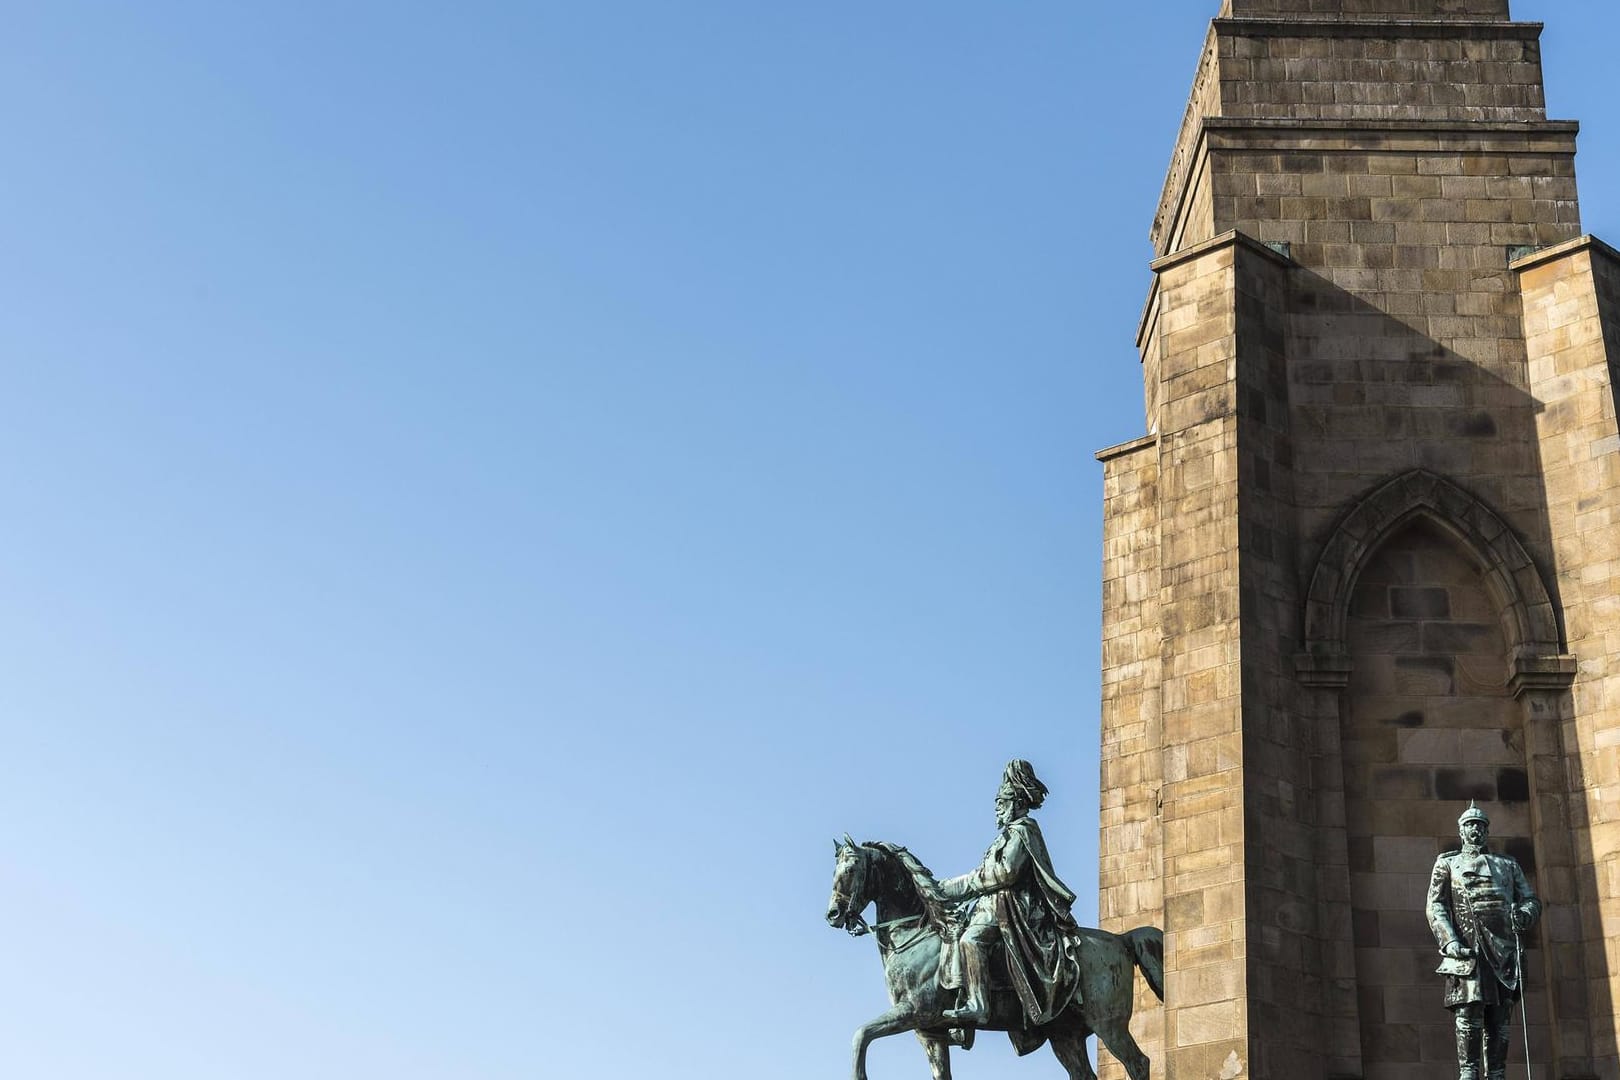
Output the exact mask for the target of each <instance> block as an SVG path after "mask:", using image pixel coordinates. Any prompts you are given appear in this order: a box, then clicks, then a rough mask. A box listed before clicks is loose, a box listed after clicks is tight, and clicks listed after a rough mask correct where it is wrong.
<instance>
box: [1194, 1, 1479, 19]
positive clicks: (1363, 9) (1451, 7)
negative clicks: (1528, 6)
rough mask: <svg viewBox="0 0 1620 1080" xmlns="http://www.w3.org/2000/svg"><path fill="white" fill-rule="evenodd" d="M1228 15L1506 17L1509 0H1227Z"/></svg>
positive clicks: (1225, 4) (1226, 14)
mask: <svg viewBox="0 0 1620 1080" xmlns="http://www.w3.org/2000/svg"><path fill="white" fill-rule="evenodd" d="M1221 14H1222V15H1223V16H1226V17H1244V16H1261V17H1265V16H1273V17H1274V16H1278V15H1290V16H1317V17H1320V18H1340V17H1343V16H1346V15H1393V16H1410V17H1412V18H1424V19H1438V18H1448V17H1449V18H1469V19H1505V18H1507V17H1508V0H1226V2H1225V3H1224V4H1223V5H1222V6H1221Z"/></svg>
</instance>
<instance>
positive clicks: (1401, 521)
mask: <svg viewBox="0 0 1620 1080" xmlns="http://www.w3.org/2000/svg"><path fill="white" fill-rule="evenodd" d="M1222 14H1223V16H1226V17H1225V18H1223V19H1218V20H1217V21H1216V22H1215V23H1214V24H1212V27H1211V31H1210V37H1209V39H1208V42H1207V44H1206V49H1205V52H1204V54H1203V58H1202V62H1201V64H1200V67H1199V73H1198V77H1197V80H1196V81H1195V85H1194V92H1193V95H1192V98H1191V101H1190V103H1189V109H1188V113H1187V116H1186V118H1185V120H1184V122H1183V125H1182V131H1181V135H1180V137H1179V139H1178V142H1177V146H1176V150H1175V153H1174V155H1173V157H1172V162H1171V168H1170V173H1169V177H1168V180H1167V183H1166V187H1165V192H1164V197H1163V199H1162V200H1161V204H1160V207H1159V210H1158V213H1157V215H1156V218H1155V223H1154V227H1153V239H1154V243H1155V246H1156V250H1157V252H1158V254H1159V258H1158V260H1157V261H1156V262H1155V263H1154V264H1153V266H1154V270H1155V272H1156V275H1157V278H1156V282H1155V287H1154V293H1153V295H1152V297H1151V298H1150V301H1149V304H1148V310H1147V314H1146V315H1145V316H1144V320H1143V329H1142V332H1141V334H1140V336H1139V344H1140V346H1141V348H1142V350H1143V377H1144V400H1145V402H1146V407H1147V430H1148V432H1149V433H1150V435H1151V436H1152V437H1151V438H1150V439H1148V440H1145V441H1141V442H1139V443H1135V444H1128V446H1127V447H1124V448H1116V451H1114V452H1109V453H1108V454H1105V455H1103V456H1104V457H1105V465H1106V468H1107V470H1108V471H1107V476H1108V483H1109V485H1110V487H1109V495H1108V498H1109V500H1110V502H1109V506H1110V511H1109V512H1110V514H1111V515H1112V514H1113V513H1115V512H1116V511H1117V512H1118V513H1119V514H1120V515H1121V518H1120V520H1119V521H1118V522H1115V521H1112V520H1110V522H1109V524H1108V526H1107V542H1108V544H1109V545H1110V547H1109V559H1110V563H1109V565H1108V567H1107V569H1106V571H1105V573H1106V581H1107V583H1108V584H1107V596H1106V599H1105V609H1104V633H1105V641H1106V642H1107V644H1106V645H1105V690H1104V695H1105V699H1104V732H1105V733H1104V740H1105V753H1106V755H1107V761H1106V764H1105V766H1104V783H1105V790H1104V864H1103V875H1102V877H1103V880H1102V886H1103V896H1104V911H1105V919H1106V920H1108V922H1109V925H1110V926H1112V927H1113V928H1118V929H1124V928H1128V927H1130V926H1132V925H1136V924H1137V923H1139V922H1145V921H1150V920H1151V919H1153V918H1154V917H1160V916H1162V920H1163V922H1162V925H1163V926H1164V928H1165V930H1166V973H1167V986H1166V994H1167V998H1166V1002H1165V1007H1164V1009H1163V1011H1162V1019H1163V1023H1162V1040H1163V1042H1162V1053H1161V1054H1155V1055H1154V1066H1155V1073H1156V1075H1158V1076H1161V1077H1167V1078H1168V1080H1192V1078H1195V1077H1196V1078H1199V1080H1202V1078H1205V1077H1214V1076H1228V1077H1230V1076H1245V1077H1248V1076H1252V1077H1256V1078H1267V1080H1271V1078H1284V1077H1287V1078H1289V1080H1293V1078H1295V1077H1301V1076H1312V1077H1324V1078H1326V1077H1357V1078H1361V1080H1416V1078H1417V1077H1419V1076H1423V1077H1427V1076H1429V1075H1431V1074H1433V1075H1438V1073H1437V1072H1436V1070H1437V1069H1439V1070H1441V1071H1444V1068H1445V1064H1446V1055H1447V1053H1448V1052H1449V1049H1450V1047H1449V1045H1444V1046H1443V1045H1442V1043H1444V1042H1445V1027H1446V1024H1447V1021H1448V1019H1449V1018H1448V1017H1447V1016H1446V1014H1445V1013H1444V1010H1443V1009H1442V1008H1441V1007H1440V1006H1439V1004H1438V1001H1439V997H1438V995H1439V988H1438V983H1437V982H1436V977H1435V976H1434V974H1433V970H1432V968H1433V945H1432V942H1430V941H1428V939H1427V936H1426V935H1427V929H1426V927H1424V926H1423V925H1422V924H1421V921H1420V920H1421V914H1422V900H1423V897H1422V888H1421V887H1418V886H1419V885H1421V884H1426V877H1425V875H1426V873H1427V869H1428V864H1431V863H1432V861H1433V858H1434V855H1435V854H1436V852H1437V851H1438V850H1439V849H1440V848H1441V847H1442V846H1443V845H1449V844H1451V843H1452V842H1453V838H1454V835H1455V828H1454V825H1455V819H1456V815H1457V813H1458V812H1459V811H1460V809H1461V808H1462V806H1463V805H1466V800H1467V798H1468V797H1470V793H1473V795H1474V796H1475V797H1480V798H1481V799H1482V801H1485V802H1487V803H1488V804H1489V805H1488V809H1489V810H1490V812H1491V813H1492V815H1493V819H1495V822H1496V827H1495V829H1494V832H1495V835H1496V837H1497V839H1498V840H1500V841H1506V842H1508V843H1509V844H1510V845H1512V847H1511V850H1513V851H1514V853H1515V854H1517V855H1519V857H1520V859H1521V862H1524V863H1525V864H1526V867H1527V869H1532V868H1533V871H1532V873H1533V880H1535V882H1536V884H1537V887H1538V889H1540V890H1541V891H1542V893H1543V896H1544V899H1545V900H1546V901H1547V913H1546V917H1545V919H1544V921H1543V924H1542V926H1541V927H1539V928H1538V930H1537V938H1536V950H1535V954H1534V956H1533V957H1532V968H1531V970H1530V972H1529V977H1528V978H1529V984H1530V987H1531V995H1530V1001H1529V1005H1530V1007H1531V1009H1532V1010H1533V1016H1532V1022H1531V1027H1532V1030H1531V1032H1530V1046H1531V1050H1532V1054H1533V1056H1534V1057H1535V1059H1536V1061H1537V1063H1538V1065H1541V1066H1545V1067H1547V1072H1548V1074H1549V1075H1555V1076H1558V1077H1559V1078H1560V1080H1564V1078H1573V1077H1577V1076H1583V1075H1588V1074H1591V1073H1594V1072H1595V1074H1597V1075H1601V1076H1603V1077H1604V1078H1605V1080H1620V1047H1617V1046H1616V1045H1615V1043H1616V1038H1615V1026H1616V1025H1615V1020H1614V1017H1615V1014H1616V1012H1617V1009H1620V981H1617V977H1616V975H1615V973H1616V972H1620V929H1617V927H1620V918H1617V917H1616V913H1620V798H1617V797H1616V796H1615V795H1614V794H1613V793H1614V792H1615V791H1616V790H1620V600H1616V599H1615V592H1616V590H1615V589H1614V587H1613V586H1614V581H1615V577H1616V576H1617V573H1620V546H1617V545H1620V540H1617V539H1616V537H1617V536H1620V429H1617V427H1616V420H1615V406H1616V393H1615V388H1614V387H1615V382H1614V380H1615V377H1616V366H1615V362H1616V360H1617V359H1620V257H1616V256H1615V255H1614V254H1613V253H1612V252H1610V251H1608V249H1605V248H1602V246H1601V245H1596V244H1593V243H1590V242H1586V243H1577V242H1576V238H1577V237H1578V236H1579V233H1580V224H1579V207H1578V203H1577V193H1576V186H1575V169H1574V152H1575V134H1576V126H1575V125H1574V124H1572V123H1566V122H1559V121H1549V120H1547V119H1546V116H1545V109H1544V103H1543V102H1544V95H1543V91H1542V74H1541V54H1540V46H1539V32H1540V28H1539V26H1538V25H1537V24H1527V23H1512V22H1510V21H1508V18H1509V12H1508V6H1507V4H1506V3H1505V2H1504V0H1227V2H1226V4H1225V5H1224V7H1223V11H1222ZM1560 245H1563V247H1560ZM1546 249H1552V250H1551V253H1550V254H1549V253H1548V251H1547V250H1546ZM1526 250H1536V251H1539V252H1540V254H1537V255H1533V256H1530V257H1529V258H1528V259H1520V258H1519V257H1520V256H1521V255H1522V254H1523V253H1524V252H1525V251H1526ZM1278 252H1284V253H1285V254H1278ZM1515 259H1518V260H1519V261H1517V262H1515V261H1514V260H1515ZM1521 293H1522V296H1521ZM1521 301H1522V302H1521ZM1150 492H1151V493H1150ZM1149 500H1151V501H1152V502H1153V503H1154V505H1153V507H1152V509H1151V510H1150V509H1149V507H1148V501H1149ZM1408 513H1418V514H1419V517H1418V518H1417V519H1414V520H1408V518H1407V517H1405V516H1402V515H1405V514H1408ZM1423 515H1429V517H1428V518H1424V517H1423ZM1150 521H1151V522H1152V525H1151V527H1150V526H1149V525H1148V522H1150ZM1160 523H1163V524H1164V525H1166V526H1168V525H1169V524H1170V523H1174V528H1168V527H1163V528H1161V527H1160ZM1397 526H1398V527H1397ZM1358 545H1359V546H1358ZM1611 549H1612V550H1611ZM1369 560H1370V561H1369ZM1358 575H1361V577H1360V579H1359V580H1360V590H1359V591H1352V590H1354V589H1355V587H1356V583H1357V581H1358ZM1403 575H1404V578H1403ZM1154 577H1156V578H1157V581H1158V588H1157V593H1156V595H1155V594H1154V592H1153V590H1151V589H1150V588H1148V585H1147V583H1148V582H1149V581H1150V580H1152V579H1153V578H1154ZM1397 598H1398V599H1397ZM1442 600H1443V601H1444V603H1443V604H1442V602H1441V601H1442ZM1380 603H1382V604H1383V605H1384V607H1383V608H1380V607H1379V604H1380ZM1411 605H1416V606H1415V607H1414V606H1411ZM1424 605H1428V606H1424ZM1442 608H1443V610H1442ZM1347 609H1352V610H1349V613H1348V614H1346V611H1347ZM1493 612H1494V615H1493V614H1492V613H1493ZM1335 619H1336V620H1337V624H1336V625H1335V623H1334V621H1333V620H1335ZM1155 648H1156V649H1157V653H1156V657H1155V653H1154V651H1153V650H1154V649H1155ZM1567 653H1573V654H1574V657H1575V658H1574V659H1572V658H1571V657H1570V656H1569V655H1566V654H1567ZM1155 672H1156V674H1155ZM1571 679H1573V680H1574V682H1573V685H1571V682H1570V680H1571ZM1155 680H1156V681H1155ZM1155 696H1156V700H1157V705H1158V710H1159V729H1158V733H1157V736H1156V739H1157V749H1156V750H1155V746H1154V740H1155V735H1154V734H1153V732H1154V729H1153V726H1152V721H1151V719H1150V718H1149V717H1148V716H1147V715H1146V713H1145V711H1144V710H1146V709H1150V708H1151V707H1152V705H1151V702H1152V701H1153V700H1154V699H1155ZM1138 740H1141V741H1138ZM1453 742H1454V743H1455V745H1453ZM1453 751H1454V752H1455V753H1456V754H1457V755H1458V757H1457V758H1456V759H1453V760H1452V761H1451V762H1450V763H1449V764H1448V763H1446V762H1443V761H1440V760H1438V758H1439V757H1440V756H1441V755H1442V753H1451V752H1453ZM1116 789H1118V790H1116ZM1442 819H1443V820H1442ZM1155 872H1157V874H1158V877H1159V882H1160V889H1159V891H1158V892H1157V893H1155V891H1154V890H1153V889H1152V887H1151V886H1150V885H1149V879H1150V878H1151V877H1152V875H1153V874H1154V873H1155ZM1418 879H1424V880H1423V881H1421V882H1420V881H1419V880H1418ZM1409 893H1415V895H1408V894H1409ZM1425 951H1427V953H1426V955H1425ZM1424 965H1427V969H1426V970H1420V968H1422V967H1423V966H1424ZM1150 1014H1151V1015H1152V1019H1151V1020H1147V1019H1145V1018H1146V1017H1147V1016H1148V1015H1150ZM1150 1014H1144V1021H1143V1023H1142V1025H1141V1026H1142V1029H1143V1030H1142V1031H1141V1032H1140V1034H1142V1035H1143V1036H1144V1045H1146V1041H1147V1039H1150V1038H1157V1037H1159V1036H1160V1030H1159V1027H1158V1017H1159V1015H1160V1014H1158V1013H1156V1012H1152V1011H1151V1010H1150ZM1150 1053H1151V1051H1150ZM1109 1068H1112V1066H1111V1065H1110V1066H1109ZM1239 1070H1241V1071H1239ZM1105 1071H1106V1070H1105ZM1107 1075H1108V1076H1109V1077H1110V1080H1114V1078H1116V1077H1118V1075H1119V1074H1118V1072H1117V1070H1115V1071H1113V1072H1109V1073H1107ZM1538 1075H1540V1073H1539V1072H1538Z"/></svg>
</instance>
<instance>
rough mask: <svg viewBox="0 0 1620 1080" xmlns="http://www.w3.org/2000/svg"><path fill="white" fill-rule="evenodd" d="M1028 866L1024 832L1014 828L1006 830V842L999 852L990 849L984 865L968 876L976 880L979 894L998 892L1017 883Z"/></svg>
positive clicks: (1027, 850) (1027, 847)
mask: <svg viewBox="0 0 1620 1080" xmlns="http://www.w3.org/2000/svg"><path fill="white" fill-rule="evenodd" d="M1028 865H1029V846H1028V845H1027V844H1025V843H1024V831H1023V830H1022V829H1019V828H1016V827H1015V828H1011V829H1008V830H1007V842H1006V843H1005V844H1002V845H1001V850H1000V851H996V850H994V849H992V851H991V853H990V854H989V855H986V856H985V858H984V865H983V866H981V867H979V868H978V869H977V870H975V871H973V873H972V874H970V875H968V876H969V877H974V878H977V879H978V881H977V882H976V883H975V884H977V885H978V892H979V894H983V893H993V892H999V891H1000V890H1002V889H1005V888H1007V887H1008V886H1010V885H1011V884H1012V883H1013V882H1015V881H1017V880H1018V876H1019V875H1020V874H1022V873H1023V872H1024V868H1025V867H1026V866H1028Z"/></svg>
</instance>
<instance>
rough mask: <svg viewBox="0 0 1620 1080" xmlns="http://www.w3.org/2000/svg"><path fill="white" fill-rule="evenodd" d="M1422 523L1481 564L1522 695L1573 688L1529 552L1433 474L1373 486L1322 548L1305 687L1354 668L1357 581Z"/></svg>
mask: <svg viewBox="0 0 1620 1080" xmlns="http://www.w3.org/2000/svg"><path fill="white" fill-rule="evenodd" d="M1416 518H1424V519H1426V520H1427V521H1429V522H1430V523H1431V524H1433V525H1434V526H1435V527H1437V528H1438V529H1440V530H1441V531H1442V532H1443V533H1445V534H1446V535H1448V536H1450V537H1451V538H1452V539H1453V540H1455V541H1456V542H1457V543H1458V544H1459V546H1460V547H1462V548H1463V549H1464V550H1465V551H1467V552H1468V553H1469V555H1470V556H1472V557H1473V559H1474V560H1475V561H1477V562H1478V564H1479V566H1480V568H1481V572H1482V573H1483V575H1484V580H1485V585H1486V588H1487V589H1488V590H1489V591H1490V593H1491V596H1492V598H1493V599H1494V600H1495V601H1496V604H1497V608H1498V610H1499V611H1500V613H1501V618H1502V630H1503V633H1504V634H1505V635H1506V637H1507V642H1508V648H1509V652H1510V656H1511V667H1512V675H1511V676H1510V678H1511V681H1512V683H1513V686H1514V691H1515V693H1519V692H1522V690H1524V689H1526V688H1529V687H1546V688H1554V687H1561V686H1566V685H1568V683H1569V679H1570V676H1571V675H1572V674H1573V670H1574V661H1573V659H1572V658H1570V657H1568V656H1566V655H1564V649H1563V634H1562V632H1561V628H1560V626H1559V620H1558V613H1557V609H1556V608H1555V607H1554V606H1553V602H1552V597H1551V595H1550V594H1549V593H1548V591H1547V586H1546V583H1545V582H1544V581H1543V580H1542V578H1541V572H1540V571H1539V570H1537V569H1536V565H1535V563H1534V562H1533V561H1531V559H1530V555H1529V553H1528V552H1526V551H1525V550H1524V545H1522V544H1521V543H1519V539H1518V537H1516V536H1515V535H1514V534H1513V530H1512V529H1511V528H1509V527H1508V525H1507V523H1506V522H1504V521H1503V520H1502V519H1501V518H1500V517H1498V516H1497V514H1496V512H1495V511H1493V510H1492V509H1491V508H1490V507H1488V506H1486V505H1485V504H1484V503H1483V502H1481V501H1480V500H1479V499H1477V498H1475V497H1474V496H1473V495H1470V494H1469V493H1468V492H1466V491H1464V490H1463V489H1462V488H1460V487H1458V486H1457V485H1456V484H1453V483H1452V482H1451V481H1449V480H1447V479H1445V478H1444V477H1441V476H1437V475H1436V474H1434V473H1431V472H1429V471H1427V470H1426V469H1413V470H1411V471H1410V472H1406V473H1402V474H1400V475H1399V476H1396V477H1394V478H1392V479H1390V480H1388V481H1386V482H1384V483H1383V484H1382V485H1380V486H1379V487H1377V488H1376V489H1374V490H1373V491H1372V492H1371V493H1370V494H1369V495H1367V496H1366V497H1365V498H1364V499H1362V500H1361V501H1360V502H1359V503H1357V504H1356V506H1355V507H1354V508H1353V509H1352V510H1351V511H1350V512H1349V513H1348V514H1346V515H1345V517H1344V519H1343V520H1341V521H1340V522H1339V524H1338V526H1337V527H1336V528H1335V529H1334V531H1333V535H1332V536H1331V537H1329V539H1328V542H1327V544H1326V546H1324V547H1323V549H1322V554H1321V556H1320V557H1319V558H1318V559H1317V562H1316V570H1315V572H1314V573H1313V574H1312V575H1311V583H1310V589H1309V591H1308V592H1307V594H1306V600H1305V653H1304V654H1303V655H1302V656H1300V657H1298V658H1297V663H1296V669H1297V670H1298V673H1299V675H1300V678H1301V680H1302V681H1303V682H1305V683H1307V684H1310V685H1318V686H1335V685H1337V686H1342V685H1344V682H1345V680H1346V679H1347V678H1348V676H1349V671H1350V661H1349V654H1348V651H1347V649H1346V646H1345V625H1346V618H1347V616H1348V614H1349V607H1350V597H1351V594H1352V593H1353V592H1354V591H1355V587H1356V581H1357V579H1358V578H1359V577H1360V575H1361V571H1362V569H1363V567H1365V566H1366V565H1367V562H1368V560H1369V559H1370V558H1371V557H1372V555H1373V554H1374V553H1375V552H1377V551H1378V549H1379V548H1380V547H1381V546H1382V545H1383V544H1384V542H1385V541H1386V540H1388V539H1389V538H1390V537H1391V536H1394V535H1395V534H1396V533H1397V532H1398V531H1400V530H1401V529H1402V528H1403V527H1405V526H1406V525H1408V524H1410V523H1411V522H1412V521H1413V520H1414V519H1416Z"/></svg>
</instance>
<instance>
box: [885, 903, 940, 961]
mask: <svg viewBox="0 0 1620 1080" xmlns="http://www.w3.org/2000/svg"><path fill="white" fill-rule="evenodd" d="M913 923H915V924H917V932H916V933H915V934H913V935H911V937H910V938H908V939H907V940H906V942H905V944H903V945H896V944H895V943H894V931H895V929H896V928H898V927H902V926H909V925H911V924H913ZM872 930H873V932H874V933H875V934H876V935H877V943H878V951H879V952H881V953H883V954H884V956H895V955H898V954H899V953H903V952H905V951H906V950H907V949H909V948H911V947H912V946H913V945H915V944H917V942H919V941H921V940H922V939H923V938H925V937H927V936H928V931H929V927H927V926H924V925H923V917H922V914H921V913H918V914H916V915H907V916H906V917H905V918H903V919H889V920H888V921H887V922H880V923H878V924H877V925H876V926H874V927H873V928H872ZM885 937H887V938H888V941H887V943H885V942H884V938H885Z"/></svg>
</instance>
